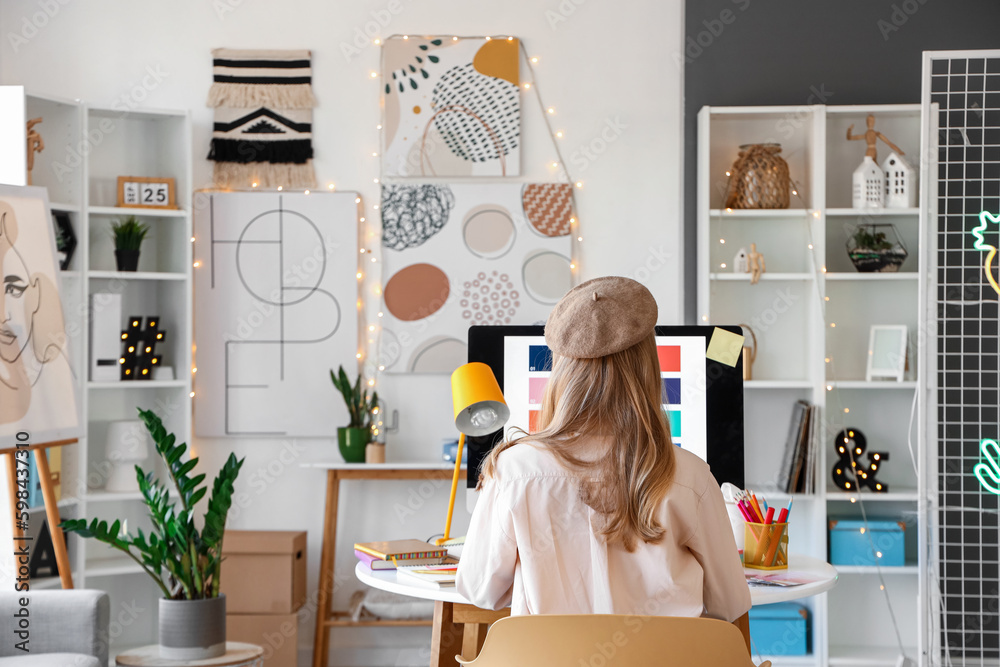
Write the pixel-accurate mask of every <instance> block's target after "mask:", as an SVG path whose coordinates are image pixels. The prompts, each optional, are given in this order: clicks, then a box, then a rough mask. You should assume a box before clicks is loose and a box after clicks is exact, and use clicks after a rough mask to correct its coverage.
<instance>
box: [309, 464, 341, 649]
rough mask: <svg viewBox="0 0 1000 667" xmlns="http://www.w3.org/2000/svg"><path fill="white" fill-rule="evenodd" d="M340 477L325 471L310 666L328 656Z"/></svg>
mask: <svg viewBox="0 0 1000 667" xmlns="http://www.w3.org/2000/svg"><path fill="white" fill-rule="evenodd" d="M339 499H340V478H339V477H337V471H336V470H328V471H327V472H326V510H325V512H324V514H323V549H322V552H321V555H320V559H319V595H318V597H317V600H316V637H315V638H314V639H313V667H326V664H327V661H328V660H329V654H330V630H331V629H332V628H331V627H330V626H328V625H327V624H326V622H327V620H329V619H330V617H331V616H332V615H333V583H334V572H333V566H334V562H335V559H336V555H337V554H336V552H337V502H338V500H339Z"/></svg>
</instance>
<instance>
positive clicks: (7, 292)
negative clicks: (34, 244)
mask: <svg viewBox="0 0 1000 667" xmlns="http://www.w3.org/2000/svg"><path fill="white" fill-rule="evenodd" d="M17 238H18V229H17V219H16V217H15V215H14V210H13V208H11V206H10V205H9V204H8V203H6V202H3V201H0V424H5V423H11V422H14V421H17V420H18V419H20V418H21V417H23V416H24V415H25V414H26V413H27V411H28V408H29V407H30V405H31V388H32V386H34V384H35V383H36V382H38V378H39V377H40V376H41V373H42V370H43V369H44V366H45V364H47V363H49V362H51V361H54V360H56V359H58V358H59V357H60V356H61V355H62V352H63V349H64V347H65V342H66V341H65V334H64V332H63V322H62V312H61V307H60V304H59V297H58V293H57V292H56V288H55V285H54V284H53V283H52V281H51V280H50V279H49V278H48V277H47V276H46V275H44V274H41V273H32V272H31V269H30V267H29V266H28V265H27V263H26V262H25V261H24V256H23V255H22V253H20V252H19V251H18V247H17Z"/></svg>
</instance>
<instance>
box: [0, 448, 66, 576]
mask: <svg viewBox="0 0 1000 667" xmlns="http://www.w3.org/2000/svg"><path fill="white" fill-rule="evenodd" d="M76 442H77V439H76V438H69V439H66V440H54V441H52V442H40V443H37V444H33V445H27V446H24V447H16V446H15V447H4V448H3V449H0V455H3V457H4V459H6V462H7V486H8V488H9V491H10V519H11V522H10V527H11V530H12V531H13V534H14V542H15V543H16V542H18V541H22V540H23V539H24V533H23V531H22V530H21V528H19V527H18V523H19V520H18V511H17V492H18V486H17V459H16V458H15V452H17V451H29V450H34V453H35V465H36V466H37V467H38V477H39V480H38V481H39V482H40V484H41V487H42V498H43V499H44V501H45V517H46V518H47V519H48V522H49V534H50V535H51V536H52V546H53V548H54V550H55V552H56V566H57V567H58V568H59V579H60V580H61V581H62V587H63V588H73V573H72V572H71V571H70V565H69V555H68V554H67V553H66V538H65V537H64V536H63V531H62V528H60V527H59V522H60V521H61V519H60V518H59V503H58V501H56V493H55V489H53V488H52V474H51V472H50V471H49V458H48V456H46V454H45V450H46V449H48V448H49V447H64V446H66V445H72V444H74V443H76Z"/></svg>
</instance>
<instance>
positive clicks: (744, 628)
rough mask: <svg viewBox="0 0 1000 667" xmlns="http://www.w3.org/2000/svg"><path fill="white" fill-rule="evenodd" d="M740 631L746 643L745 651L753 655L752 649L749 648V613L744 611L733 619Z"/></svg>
mask: <svg viewBox="0 0 1000 667" xmlns="http://www.w3.org/2000/svg"><path fill="white" fill-rule="evenodd" d="M733 625H735V626H736V627H737V628H738V629H739V631H740V632H742V633H743V641H745V642H746V643H747V653H749V654H750V655H753V649H752V648H750V614H749V613H746V614H743V615H742V616H740V617H739V618H737V619H736V620H735V621H733Z"/></svg>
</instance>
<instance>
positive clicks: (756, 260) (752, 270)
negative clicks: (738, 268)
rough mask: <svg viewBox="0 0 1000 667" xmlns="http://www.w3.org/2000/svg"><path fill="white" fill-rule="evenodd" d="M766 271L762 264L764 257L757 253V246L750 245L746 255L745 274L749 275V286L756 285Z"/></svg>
mask: <svg viewBox="0 0 1000 667" xmlns="http://www.w3.org/2000/svg"><path fill="white" fill-rule="evenodd" d="M765 271H767V265H766V264H765V263H764V255H762V254H760V253H759V252H757V244H756V243H751V244H750V253H749V254H748V255H747V273H749V274H750V284H751V285H756V284H757V283H758V282H760V276H761V274H762V273H764V272H765Z"/></svg>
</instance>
